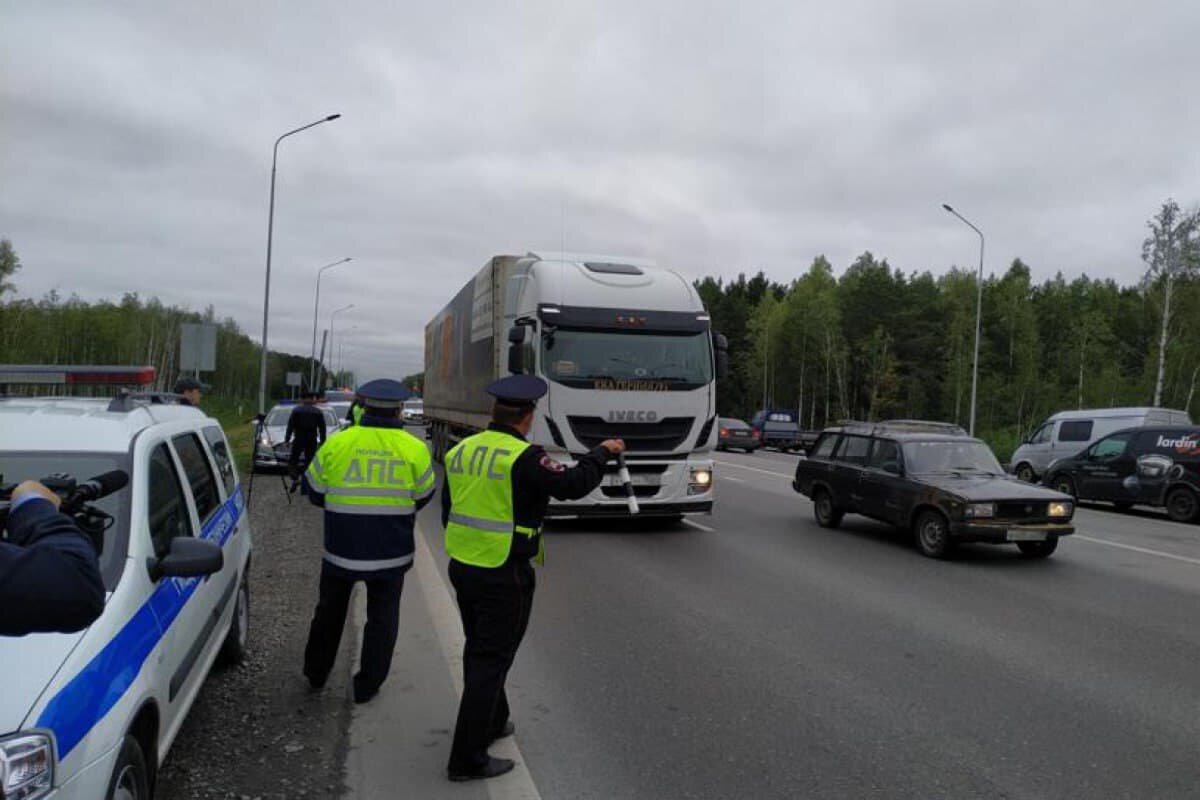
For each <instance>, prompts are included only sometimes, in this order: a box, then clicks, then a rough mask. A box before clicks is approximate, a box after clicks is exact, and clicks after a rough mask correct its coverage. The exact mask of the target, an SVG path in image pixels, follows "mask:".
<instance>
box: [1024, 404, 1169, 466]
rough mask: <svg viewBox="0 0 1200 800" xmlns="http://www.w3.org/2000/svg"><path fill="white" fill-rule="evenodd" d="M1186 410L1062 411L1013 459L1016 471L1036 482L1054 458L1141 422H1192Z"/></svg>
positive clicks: (1030, 435)
mask: <svg viewBox="0 0 1200 800" xmlns="http://www.w3.org/2000/svg"><path fill="white" fill-rule="evenodd" d="M1191 424H1192V420H1191V418H1190V417H1189V416H1188V415H1187V412H1185V411H1173V410H1171V409H1169V408H1149V407H1139V408H1096V409H1080V410H1078V411H1060V412H1059V413H1057V414H1054V415H1053V416H1051V417H1049V418H1048V419H1047V420H1046V421H1045V422H1043V423H1042V424H1041V425H1039V426H1038V427H1037V428H1036V429H1035V430H1034V432H1033V433H1031V434H1029V436H1028V437H1027V438H1026V439H1025V441H1024V442H1022V443H1021V446H1020V447H1018V448H1017V449H1016V451H1014V452H1013V454H1012V458H1011V459H1009V463H1010V464H1011V469H1012V472H1013V474H1014V475H1016V476H1017V477H1018V478H1020V479H1021V480H1023V481H1029V482H1033V481H1036V480H1038V479H1039V478H1041V477H1042V476H1044V475H1046V467H1048V466H1049V465H1050V462H1051V461H1054V460H1055V459H1060V458H1068V457H1071V456H1074V455H1075V454H1076V453H1078V452H1080V451H1081V450H1083V449H1084V448H1086V447H1087V446H1088V445H1090V444H1092V443H1093V442H1095V441H1097V440H1098V439H1102V438H1104V437H1105V436H1108V435H1109V434H1110V433H1113V432H1114V431H1120V430H1125V429H1126V428H1133V427H1138V426H1147V427H1148V426H1152V425H1154V426H1158V427H1163V426H1173V425H1183V426H1187V425H1191Z"/></svg>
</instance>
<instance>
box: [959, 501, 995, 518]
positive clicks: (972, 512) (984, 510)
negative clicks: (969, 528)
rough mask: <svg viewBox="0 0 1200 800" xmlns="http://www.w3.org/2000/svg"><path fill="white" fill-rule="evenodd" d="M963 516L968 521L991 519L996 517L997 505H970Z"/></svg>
mask: <svg viewBox="0 0 1200 800" xmlns="http://www.w3.org/2000/svg"><path fill="white" fill-rule="evenodd" d="M963 516H965V517H966V518H967V519H989V518H991V517H994V516H996V504H995V503H969V504H968V505H967V508H966V510H965V511H964V512H963Z"/></svg>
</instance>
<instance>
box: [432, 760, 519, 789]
mask: <svg viewBox="0 0 1200 800" xmlns="http://www.w3.org/2000/svg"><path fill="white" fill-rule="evenodd" d="M515 766H516V762H514V761H513V760H512V759H511V758H492V757H491V756H488V763H487V764H485V765H484V766H482V767H479V768H478V769H472V770H467V771H465V772H459V771H458V770H454V769H448V770H446V777H448V778H449V779H450V780H452V781H455V782H456V783H457V782H461V781H478V780H482V779H484V778H495V777H496V776H498V775H503V774H504V773H506V772H512V770H513V767H515Z"/></svg>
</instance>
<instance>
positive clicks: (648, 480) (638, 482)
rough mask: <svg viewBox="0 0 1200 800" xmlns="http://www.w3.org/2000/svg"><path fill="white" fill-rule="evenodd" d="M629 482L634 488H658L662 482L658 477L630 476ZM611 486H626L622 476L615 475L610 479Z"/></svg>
mask: <svg viewBox="0 0 1200 800" xmlns="http://www.w3.org/2000/svg"><path fill="white" fill-rule="evenodd" d="M629 482H630V483H631V484H633V485H634V486H658V485H660V483H661V481H660V480H659V477H658V476H657V475H630V476H629ZM608 485H609V486H624V485H625V484H623V483H622V482H621V476H619V475H613V476H611V477H610V478H609V479H608Z"/></svg>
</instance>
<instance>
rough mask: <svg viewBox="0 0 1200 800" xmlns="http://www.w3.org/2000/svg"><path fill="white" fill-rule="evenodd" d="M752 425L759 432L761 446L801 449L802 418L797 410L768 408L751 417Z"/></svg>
mask: <svg viewBox="0 0 1200 800" xmlns="http://www.w3.org/2000/svg"><path fill="white" fill-rule="evenodd" d="M750 427H751V428H753V429H754V431H755V432H756V433H757V434H758V441H759V446H760V447H774V448H776V449H777V450H785V451H786V450H801V449H803V448H802V444H801V441H800V420H799V415H798V413H797V412H796V411H795V410H789V409H766V410H763V411H759V412H757V413H756V414H755V415H754V416H753V417H751V418H750Z"/></svg>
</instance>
